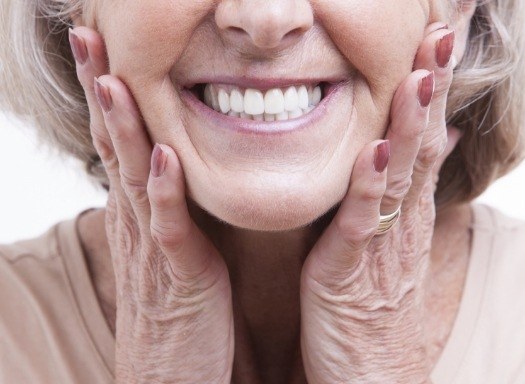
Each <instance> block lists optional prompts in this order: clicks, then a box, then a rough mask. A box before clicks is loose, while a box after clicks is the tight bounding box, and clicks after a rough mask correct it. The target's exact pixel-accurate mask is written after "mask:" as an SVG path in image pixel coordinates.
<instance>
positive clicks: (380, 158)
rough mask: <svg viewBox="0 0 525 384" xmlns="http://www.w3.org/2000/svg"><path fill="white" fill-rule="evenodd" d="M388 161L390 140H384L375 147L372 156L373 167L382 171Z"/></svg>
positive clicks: (379, 171) (377, 170)
mask: <svg viewBox="0 0 525 384" xmlns="http://www.w3.org/2000/svg"><path fill="white" fill-rule="evenodd" d="M389 161H390V141H388V140H385V141H383V142H382V143H381V144H379V145H378V146H377V147H376V150H375V156H374V169H375V170H376V172H377V173H383V172H384V171H385V169H386V167H387V165H388V162H389Z"/></svg>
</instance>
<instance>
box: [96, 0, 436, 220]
mask: <svg viewBox="0 0 525 384" xmlns="http://www.w3.org/2000/svg"><path fill="white" fill-rule="evenodd" d="M216 3H217V2H214V1H198V2H194V1H192V2H187V1H171V0H170V1H168V0H159V1H155V2H143V1H139V0H131V1H125V2H102V3H101V4H100V8H99V9H98V13H97V23H98V26H99V29H100V30H101V32H102V34H103V36H104V38H105V40H106V44H107V50H108V56H109V60H110V67H111V72H112V73H113V74H115V75H117V76H119V77H120V78H121V79H123V80H124V82H125V83H126V84H127V85H128V86H129V87H130V89H131V91H132V93H133V94H134V96H135V99H136V101H137V103H138V106H139V108H140V109H141V112H142V114H143V117H144V119H145V121H146V125H147V127H148V129H149V132H150V135H151V137H152V140H153V141H155V142H160V143H165V144H168V145H170V146H172V147H173V148H174V149H175V151H176V152H177V154H178V155H179V157H180V159H181V162H182V164H183V168H184V170H185V174H186V182H187V186H188V195H189V196H190V197H191V198H192V199H193V200H194V201H195V202H196V203H197V204H198V205H200V206H202V207H203V208H204V209H205V210H206V211H208V212H210V213H212V214H213V215H215V216H217V217H219V218H220V219H221V220H224V221H226V222H228V223H230V224H233V225H236V226H239V227H243V228H249V229H259V230H284V229H292V228H298V227H301V226H304V225H306V224H308V223H310V222H312V221H313V220H315V219H317V218H318V217H320V216H322V215H323V214H324V213H326V212H327V211H328V210H329V209H330V208H331V207H333V206H334V205H336V204H337V203H338V202H340V201H341V199H342V197H343V195H344V193H345V192H346V189H347V187H348V181H349V179H350V174H351V169H352V166H353V163H354V162H355V158H356V156H357V153H358V152H359V150H360V149H361V148H362V147H363V146H364V144H365V143H368V142H370V141H372V140H374V139H378V138H381V137H382V136H383V134H384V132H385V130H386V127H387V124H388V115H389V108H390V103H391V100H392V97H393V95H394V92H395V90H396V89H397V87H398V86H399V84H400V82H401V81H402V79H404V78H405V77H406V75H407V74H408V73H410V71H411V70H412V64H413V59H414V56H415V54H416V51H417V48H418V45H419V43H420V42H421V40H422V37H423V31H424V28H425V26H426V25H427V24H428V23H429V22H432V21H433V20H432V19H434V18H436V17H437V15H430V14H429V11H430V9H431V7H430V6H429V4H428V3H427V2H423V1H416V0H400V1H396V2H392V1H386V0H382V1H374V2H363V1H348V0H340V1H330V2H326V1H320V0H319V1H311V2H310V3H309V4H310V5H308V3H307V2H297V3H299V4H300V5H297V7H299V6H302V8H301V10H302V11H301V12H306V13H308V12H310V14H313V15H314V23H313V25H311V26H309V27H308V28H307V30H305V31H303V32H302V34H301V35H300V36H299V37H298V38H296V39H295V40H293V42H292V43H291V44H288V46H286V47H283V49H280V48H279V47H277V48H276V49H274V50H269V49H259V48H260V47H257V46H256V44H255V43H253V41H247V40H246V41H244V43H243V44H241V45H239V44H234V43H235V42H236V41H234V40H232V39H229V38H228V36H229V35H228V34H227V33H226V32H225V29H219V28H218V25H226V26H227V25H228V23H229V22H230V20H228V18H227V17H228V15H231V12H232V11H231V10H229V9H228V7H235V6H236V5H235V4H236V3H235V2H233V1H223V2H219V4H216ZM248 3H250V2H244V3H243V4H244V7H245V9H243V10H235V11H236V12H237V13H239V12H245V13H246V15H248V16H245V17H250V15H253V11H254V10H257V12H259V13H260V14H259V16H260V17H259V19H257V20H255V21H254V23H255V22H257V21H258V20H259V21H260V20H262V21H261V22H264V21H265V19H264V17H265V14H264V12H263V10H264V8H261V7H259V8H257V7H256V5H246V4H248ZM255 3H256V2H255ZM284 3H285V4H283V5H279V4H280V3H279V2H275V4H277V5H275V4H274V5H273V6H274V11H276V12H280V11H281V10H280V9H279V7H285V6H290V5H289V4H288V3H289V2H284ZM292 3H293V2H292ZM303 3H305V4H306V5H305V4H303ZM215 7H218V9H217V12H215V13H214V9H215ZM275 7H277V8H275ZM305 7H306V8H305ZM250 8H251V9H250ZM304 9H306V10H304ZM284 11H286V10H284ZM228 12H230V13H228ZM116 14H118V15H121V16H120V17H119V22H118V23H116V22H115V19H114V15H116ZM267 18H268V19H271V15H270V14H269V15H268V16H267ZM247 52H248V54H246V53H247ZM255 52H257V55H255V54H254V53H255ZM250 55H251V56H250ZM254 58H257V59H254ZM204 74H206V75H214V74H217V75H225V74H226V75H233V76H240V75H247V76H259V77H261V76H262V77H268V76H274V77H285V78H286V77H288V78H289V77H309V76H316V77H321V78H322V77H323V76H324V75H326V74H336V75H339V76H340V77H342V78H344V79H348V84H347V85H346V86H345V87H344V89H343V94H344V97H341V98H340V99H339V100H338V102H337V103H334V105H333V108H332V109H331V110H330V113H329V116H327V118H326V119H324V120H323V121H322V124H320V125H322V126H319V127H316V128H315V129H311V130H309V131H308V133H305V134H295V135H289V136H288V137H286V138H285V139H283V138H281V137H279V138H277V139H276V140H266V141H264V142H262V141H261V140H260V139H259V138H253V139H250V140H246V139H245V138H243V139H242V140H239V141H238V142H237V141H235V140H231V136H228V135H224V134H223V133H222V132H218V131H217V130H214V129H213V127H211V126H210V123H209V122H207V121H202V120H200V119H198V118H196V117H195V116H194V115H192V114H191V113H190V112H189V111H188V108H187V107H186V106H185V104H184V103H183V101H182V100H181V95H180V84H183V83H184V82H185V81H188V79H192V78H196V77H198V76H199V75H204Z"/></svg>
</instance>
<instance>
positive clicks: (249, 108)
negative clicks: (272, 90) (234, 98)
mask: <svg viewBox="0 0 525 384" xmlns="http://www.w3.org/2000/svg"><path fill="white" fill-rule="evenodd" d="M244 112H246V113H247V114H249V115H262V114H263V113H264V96H263V94H262V92H261V91H257V90H256V89H247V90H246V92H244Z"/></svg>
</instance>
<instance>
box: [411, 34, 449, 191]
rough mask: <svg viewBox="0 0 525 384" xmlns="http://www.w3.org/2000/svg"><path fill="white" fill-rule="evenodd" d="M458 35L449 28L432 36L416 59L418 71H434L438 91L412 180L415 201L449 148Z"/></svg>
mask: <svg viewBox="0 0 525 384" xmlns="http://www.w3.org/2000/svg"><path fill="white" fill-rule="evenodd" d="M454 39H455V34H454V31H451V30H449V29H440V30H438V31H436V32H434V33H431V34H430V35H429V36H428V37H427V38H426V39H425V40H424V41H423V43H422V44H421V47H420V50H419V52H418V54H417V56H416V60H415V66H416V68H423V69H427V70H429V71H434V74H435V90H434V97H433V99H432V103H431V105H430V114H429V124H428V128H427V130H426V132H425V135H424V136H423V140H422V143H421V149H420V151H419V153H418V156H417V159H416V163H415V166H414V175H413V178H412V182H413V183H412V191H411V193H410V194H411V195H414V196H413V197H412V196H411V199H412V200H417V196H418V195H419V194H420V193H421V190H422V188H423V185H424V184H425V183H426V181H427V180H428V179H429V177H431V175H432V169H433V167H434V164H435V163H436V161H437V159H438V157H439V156H440V155H441V154H442V153H443V151H444V150H445V148H446V146H447V128H446V108H447V95H448V91H449V89H450V85H451V83H452V72H453V66H454V62H453V61H454V59H453V56H452V53H453V47H454Z"/></svg>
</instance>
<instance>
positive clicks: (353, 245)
mask: <svg viewBox="0 0 525 384" xmlns="http://www.w3.org/2000/svg"><path fill="white" fill-rule="evenodd" d="M334 224H335V227H336V230H337V232H338V233H339V236H340V237H341V238H342V239H343V241H344V242H345V244H346V245H347V247H348V248H349V250H351V251H359V250H362V249H364V248H365V247H366V245H367V244H368V242H369V240H370V239H371V238H372V237H373V236H374V235H375V233H376V230H377V228H376V226H372V225H370V224H369V223H363V224H356V222H355V221H354V220H343V219H335V222H334Z"/></svg>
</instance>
